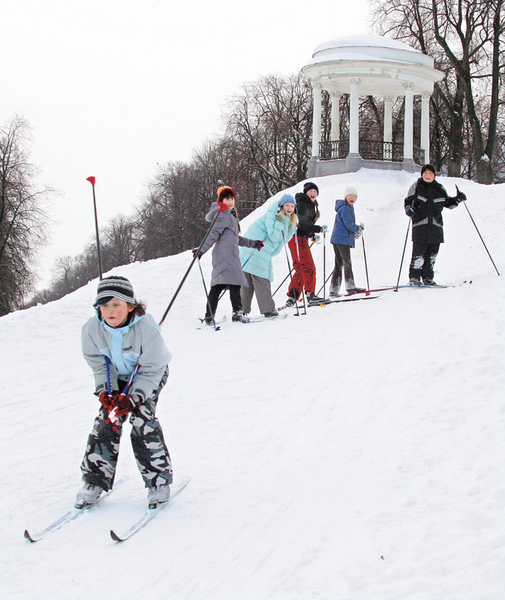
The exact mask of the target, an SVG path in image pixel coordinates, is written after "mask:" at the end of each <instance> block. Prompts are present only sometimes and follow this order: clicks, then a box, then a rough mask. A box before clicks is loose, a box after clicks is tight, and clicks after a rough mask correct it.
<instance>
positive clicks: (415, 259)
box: [405, 164, 466, 285]
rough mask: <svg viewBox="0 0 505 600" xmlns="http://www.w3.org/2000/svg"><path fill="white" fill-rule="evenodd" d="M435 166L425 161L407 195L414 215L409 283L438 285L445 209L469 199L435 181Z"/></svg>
mask: <svg viewBox="0 0 505 600" xmlns="http://www.w3.org/2000/svg"><path fill="white" fill-rule="evenodd" d="M435 176H436V173H435V167H434V166H433V165H429V164H428V165H424V166H423V167H422V169H421V177H420V178H419V179H418V180H417V181H416V182H415V183H413V184H412V185H411V187H410V189H409V192H408V196H407V197H406V198H405V214H406V215H407V216H408V217H410V218H411V219H412V258H411V261H410V268H409V284H410V285H422V284H424V285H437V284H436V283H435V280H434V272H435V261H436V259H437V255H438V251H439V249H440V244H441V243H443V241H444V228H443V226H444V222H443V219H442V210H443V209H444V208H450V209H453V208H456V206H457V205H458V204H459V203H460V202H462V201H463V200H466V196H465V194H464V193H463V192H460V191H459V190H458V193H457V195H456V196H455V197H453V198H451V197H449V195H448V194H447V192H446V190H445V188H444V186H443V185H442V184H440V183H438V181H435Z"/></svg>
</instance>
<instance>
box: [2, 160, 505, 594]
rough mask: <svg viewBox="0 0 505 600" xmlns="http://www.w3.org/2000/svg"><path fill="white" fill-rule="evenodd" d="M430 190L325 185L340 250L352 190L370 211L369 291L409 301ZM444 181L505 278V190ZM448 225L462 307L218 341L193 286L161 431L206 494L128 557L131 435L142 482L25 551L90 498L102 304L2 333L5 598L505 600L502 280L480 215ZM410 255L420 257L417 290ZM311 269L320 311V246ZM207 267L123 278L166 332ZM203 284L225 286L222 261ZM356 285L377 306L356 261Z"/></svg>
mask: <svg viewBox="0 0 505 600" xmlns="http://www.w3.org/2000/svg"><path fill="white" fill-rule="evenodd" d="M414 179H415V176H414V175H410V174H407V173H396V174H392V173H384V172H376V171H366V170H362V171H360V172H358V173H355V174H348V175H339V176H333V177H325V178H320V179H318V180H315V181H317V183H318V185H319V188H320V205H321V212H322V217H321V220H320V223H321V224H324V223H327V224H328V225H330V229H331V226H332V224H333V218H334V210H333V207H334V201H335V199H336V198H338V197H341V196H342V194H343V191H344V188H345V187H346V186H347V185H351V184H352V185H354V186H355V187H356V188H357V189H358V194H359V197H358V202H357V204H356V206H355V210H356V215H357V220H358V222H359V221H363V222H364V223H365V227H366V228H365V243H366V258H367V264H368V272H369V277H370V285H371V287H377V286H382V285H387V284H389V285H394V284H395V283H396V279H397V277H398V272H399V268H400V260H401V255H402V250H403V244H404V241H405V234H406V230H407V223H408V221H407V218H406V217H405V215H404V212H403V209H402V206H403V198H404V197H405V195H406V191H407V189H408V187H409V185H410V184H411V183H412V181H414ZM440 180H441V182H442V183H443V184H444V185H445V186H446V188H447V190H448V192H449V193H450V194H453V193H454V184H455V183H457V185H458V186H459V187H460V189H462V190H464V191H465V192H466V194H467V196H468V203H467V206H468V208H469V209H470V211H471V214H472V216H473V217H474V219H475V221H476V223H477V225H478V226H479V229H480V231H481V233H482V235H483V237H484V239H485V241H486V244H487V246H488V248H489V250H490V252H491V254H492V256H493V258H494V261H495V263H496V265H497V267H498V269H499V270H500V272H501V273H504V272H505V260H504V258H505V252H504V249H505V241H504V239H505V236H504V235H503V232H504V230H505V204H504V202H503V197H504V194H505V186H503V185H501V186H487V187H486V186H480V185H478V184H475V183H472V182H468V181H464V180H454V179H452V180H451V179H446V178H441V179H440ZM300 188H301V186H298V187H297V188H294V189H293V191H298V190H299V189H300ZM271 201H275V199H274V200H270V201H269V202H267V203H266V205H268V204H269V203H270V202H271ZM266 205H265V206H264V207H262V208H260V209H258V210H257V211H256V213H255V214H254V215H251V216H249V217H248V218H247V219H245V220H244V221H243V222H242V231H243V232H245V230H246V229H247V226H248V223H249V222H251V221H252V220H254V219H255V218H256V217H257V216H258V215H259V214H261V213H262V212H263V211H264V210H265V209H266ZM238 208H239V209H240V204H239V206H238ZM444 220H445V233H446V243H445V244H444V245H443V246H442V248H441V251H440V254H439V258H438V261H437V265H436V274H435V276H436V280H437V281H438V282H439V283H443V284H448V285H455V286H456V287H449V288H447V289H432V290H416V289H402V290H400V291H399V292H397V293H395V292H392V291H388V292H384V293H383V294H382V295H381V297H380V298H379V299H378V300H373V301H366V302H350V303H347V304H345V305H331V306H327V307H325V308H319V307H317V308H311V309H309V311H308V314H307V315H306V316H301V317H294V316H289V318H287V319H286V320H283V321H277V322H266V323H258V324H249V325H244V324H241V323H231V322H230V318H229V316H228V320H227V322H226V323H225V324H224V325H223V327H222V330H221V331H219V332H214V331H210V330H206V331H200V330H198V329H197V324H198V320H197V317H200V316H203V310H204V305H205V299H204V295H203V287H202V281H201V277H200V273H199V271H198V269H197V268H196V267H195V268H194V269H193V270H192V272H191V274H190V276H189V277H188V280H187V282H186V284H185V286H184V288H183V290H182V292H181V294H180V296H179V297H178V299H177V301H176V302H175V304H174V306H173V309H172V310H171V312H170V313H169V315H168V317H167V319H166V321H165V323H164V325H163V334H164V338H165V340H166V343H167V345H168V347H169V348H170V350H171V352H172V354H173V356H174V359H173V361H172V363H171V377H170V379H169V381H168V384H167V386H166V388H165V390H164V392H163V393H162V396H161V400H160V405H159V413H158V414H159V417H160V421H161V423H162V425H163V428H164V431H165V436H166V439H167V443H168V447H169V449H170V452H171V455H172V459H173V462H174V469H175V478H176V480H177V479H182V478H183V477H184V476H187V475H190V476H191V478H192V480H191V483H190V485H189V486H188V487H187V488H186V489H185V490H184V492H183V493H182V494H181V495H180V496H178V497H177V498H175V499H174V502H173V504H172V505H171V507H170V508H169V510H167V511H165V512H162V513H161V514H160V515H159V516H158V517H157V518H156V520H155V521H153V522H152V523H150V524H149V525H148V526H147V527H146V528H145V529H144V530H142V531H141V532H140V533H139V534H138V535H136V536H135V537H134V538H132V539H131V540H129V541H128V542H125V543H124V544H115V543H114V542H112V541H111V539H110V537H109V529H111V528H114V529H116V530H118V529H119V530H123V529H124V528H126V527H128V526H129V525H130V524H131V523H132V522H133V521H134V519H135V518H136V517H137V516H139V515H140V513H141V512H142V510H143V509H144V507H145V504H146V491H145V489H144V488H143V484H142V481H141V478H140V475H139V474H138V472H137V469H136V466H135V463H134V459H133V455H132V452H131V448H130V442H129V439H128V432H129V426H127V427H125V433H124V437H123V442H122V452H121V456H120V464H119V469H118V476H121V475H128V476H129V481H128V482H127V483H126V484H125V485H124V486H123V487H122V488H120V489H118V490H117V492H115V493H114V494H113V495H111V496H110V497H109V498H107V499H106V500H105V501H103V503H101V505H100V506H99V507H96V508H95V509H92V510H91V511H90V512H89V514H86V515H84V516H83V517H81V518H80V519H78V520H77V521H74V522H72V523H70V524H69V525H67V526H65V528H63V529H61V530H60V531H58V532H56V533H54V534H52V535H50V536H48V537H47V538H45V539H44V540H42V541H41V542H39V543H37V544H30V543H29V542H27V541H26V540H24V538H23V531H24V529H25V528H29V529H30V530H38V529H40V528H41V527H43V526H44V525H46V524H48V523H49V522H50V521H51V520H53V519H55V518H57V517H58V516H60V515H61V514H62V513H63V512H64V511H65V510H66V509H67V508H68V507H69V506H70V505H71V504H72V502H73V499H74V496H75V493H76V491H77V489H78V488H79V486H80V472H79V464H80V461H81V459H82V455H83V453H84V447H85V443H86V439H87V436H88V433H89V431H90V428H91V425H92V422H93V419H94V416H95V414H96V412H97V410H98V402H97V400H96V398H95V397H94V396H93V394H92V390H93V382H92V376H91V372H90V370H89V368H88V366H87V365H86V364H85V362H84V360H83V358H82V356H81V351H80V330H81V327H82V325H83V323H84V322H85V320H86V319H87V318H89V317H90V316H91V315H92V313H93V309H92V302H93V299H94V297H95V290H96V281H95V282H92V283H90V284H89V285H87V286H86V287H84V288H82V289H80V290H78V291H77V292H75V293H73V294H71V295H69V296H67V297H65V298H63V299H62V300H60V301H58V302H54V303H52V304H48V305H46V306H37V307H34V308H32V309H29V310H26V311H20V312H18V313H14V314H11V315H7V316H6V317H3V318H2V319H0V340H1V381H2V385H1V388H2V394H1V408H2V411H1V415H2V435H1V446H0V456H1V461H0V483H1V501H2V510H1V513H0V515H1V516H0V518H1V530H0V531H1V538H0V539H1V544H2V553H1V569H2V570H1V579H0V590H1V593H0V597H1V598H2V599H6V600H7V599H8V600H70V599H72V600H101V599H104V598H107V599H108V600H141V599H142V600H143V599H146V600H165V599H170V600H344V599H345V600H395V599H397V600H441V599H444V600H449V599H451V600H470V599H472V600H477V599H479V600H481V599H482V600H483V599H486V600H491V599H493V600H498V599H503V598H505V582H504V579H503V574H504V566H505V544H504V535H503V533H504V530H505V510H504V507H505V493H504V492H505V478H504V474H505V473H504V471H505V469H504V466H505V458H504V456H505V435H504V433H505V427H504V417H505V403H504V393H503V389H504V358H505V353H504V350H505V348H504V337H503V333H504V320H505V319H504V302H503V298H504V287H505V286H504V277H503V276H501V277H498V275H497V273H496V271H495V270H494V268H493V265H492V263H491V261H490V260H489V258H488V255H487V254H486V251H485V249H484V247H483V245H482V243H481V241H480V239H479V237H478V235H477V232H476V230H475V228H474V226H473V224H472V222H471V220H470V218H469V215H468V213H467V211H466V210H465V208H464V206H459V207H458V208H457V209H456V210H453V211H448V210H446V211H444ZM326 242H327V243H326V273H327V275H329V273H330V272H331V269H332V267H333V251H332V248H331V245H330V244H329V236H327V240H326ZM410 250H411V243H410V241H409V243H408V246H407V252H406V257H405V260H404V265H403V272H402V282H403V283H405V282H406V279H407V264H408V260H409V258H410ZM313 254H314V258H315V262H316V266H317V269H318V287H317V289H319V287H320V285H321V284H322V271H323V244H319V245H315V246H314V247H313ZM190 259H191V254H190V253H189V252H185V253H183V254H181V255H178V256H174V257H169V258H164V259H159V260H156V261H150V262H147V263H143V264H133V265H130V266H128V267H124V268H121V269H116V270H115V271H114V272H116V273H120V274H122V275H125V276H126V277H128V278H129V279H130V280H131V281H132V283H133V285H134V287H135V290H136V294H137V297H139V298H140V299H142V300H144V301H145V302H146V303H147V306H148V311H149V312H150V313H151V314H152V315H153V316H154V318H155V319H158V320H159V319H160V318H161V315H162V314H163V312H164V310H165V308H166V306H167V305H168V303H169V301H170V300H171V298H172V295H173V293H174V291H175V289H176V287H177V285H178V283H179V281H180V280H181V278H182V276H183V274H184V272H185V271H186V269H187V266H188V265H189V262H190ZM201 262H202V267H203V269H204V272H205V274H206V277H207V282H208V281H209V277H210V253H209V254H208V255H205V256H204V258H203V259H202V261H201ZM353 265H354V270H355V276H356V283H357V284H358V285H361V286H365V285H366V277H365V270H364V254H363V245H362V243H361V240H360V241H359V242H358V244H357V246H356V249H355V250H354V251H353ZM274 270H275V274H276V281H275V282H274V287H273V289H275V287H277V285H278V284H279V283H280V282H281V281H282V279H284V277H285V275H286V274H287V265H286V256H285V254H284V253H281V254H280V255H279V256H278V257H276V259H275V262H274ZM463 281H471V283H466V284H463V285H461V286H459V285H458V284H460V283H462V282H463ZM285 287H286V286H284V288H283V289H282V290H281V291H280V292H278V294H277V295H276V300H277V302H278V303H279V304H281V303H283V301H284V300H283V299H284V297H285V296H284V295H285ZM256 310H257V309H256ZM224 314H227V315H230V314H231V307H230V303H229V299H228V296H227V295H226V296H225V297H224V298H223V299H222V300H221V302H220V305H219V308H218V316H221V315H224Z"/></svg>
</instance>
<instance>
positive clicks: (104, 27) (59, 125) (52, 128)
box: [0, 0, 369, 286]
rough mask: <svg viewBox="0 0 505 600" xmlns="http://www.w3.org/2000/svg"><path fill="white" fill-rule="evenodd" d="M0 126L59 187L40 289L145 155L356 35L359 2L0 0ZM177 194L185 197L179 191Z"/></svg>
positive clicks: (117, 204) (131, 189) (189, 139)
mask: <svg viewBox="0 0 505 600" xmlns="http://www.w3.org/2000/svg"><path fill="white" fill-rule="evenodd" d="M0 9H1V14H2V35H1V36H0V56H1V57H2V70H1V73H2V76H1V93H0V123H1V124H2V125H5V124H6V123H7V122H8V121H9V120H10V119H11V118H13V117H14V116H15V115H19V116H22V117H24V118H26V119H27V120H28V122H29V123H30V125H31V126H32V128H33V145H32V149H31V160H32V162H33V163H34V164H35V165H36V166H38V167H39V168H40V170H41V175H40V178H39V181H40V183H41V184H48V185H50V186H52V187H54V188H56V189H58V190H59V192H60V196H59V197H58V198H56V199H55V200H54V202H53V203H52V205H51V208H50V216H51V218H52V219H53V221H54V225H53V228H52V236H51V240H50V244H49V245H48V246H47V248H46V249H45V251H44V252H43V254H42V256H41V269H40V273H41V277H42V280H41V282H40V285H41V286H43V285H46V284H47V280H48V278H49V273H50V267H51V266H52V264H53V262H54V260H55V259H56V258H57V257H59V256H64V255H68V254H70V255H75V254H78V253H79V252H80V251H81V250H82V248H83V246H84V244H85V243H87V242H88V241H89V240H90V238H91V237H92V236H93V235H94V215H93V202H92V188H91V185H90V184H89V183H88V182H87V181H86V178H87V177H89V176H90V175H94V176H95V177H96V187H95V190H96V196H97V203H98V217H99V221H100V225H102V226H103V225H105V224H106V223H107V221H109V220H110V219H111V218H112V217H114V216H115V215H117V214H119V213H123V214H129V213H131V212H132V210H133V208H134V207H135V206H138V205H139V203H140V201H141V198H142V195H143V193H144V191H145V187H146V184H147V182H148V181H150V180H151V179H152V177H153V176H154V174H155V172H156V165H157V164H158V163H159V164H163V163H165V162H166V161H174V160H182V161H186V160H188V159H190V158H191V153H192V151H193V150H195V149H196V148H199V147H200V146H201V145H202V144H203V142H204V141H205V140H206V139H209V138H212V137H213V136H214V135H216V134H219V133H220V132H221V120H220V118H221V112H222V109H223V105H224V103H225V101H226V98H227V97H228V96H230V95H231V94H233V93H236V92H238V91H239V90H240V87H241V84H242V83H244V82H246V81H254V80H256V79H257V78H259V77H261V76H264V75H268V74H270V73H278V74H282V75H289V74H293V73H297V72H298V71H299V70H300V68H301V67H302V66H303V65H304V64H305V63H307V62H308V61H309V60H310V58H311V56H312V52H313V51H314V49H315V48H316V47H317V46H318V45H319V44H321V43H323V42H325V41H327V40H330V39H333V38H336V37H341V36H345V35H352V34H360V33H368V30H369V22H368V18H369V17H368V2H367V0H352V1H349V0H310V1H309V0H305V1H304V0H255V1H250V0H248V1H247V2H245V1H241V0H214V1H213V2H205V1H204V0H199V1H197V0H180V1H177V2H176V1H173V0H171V1H170V0H137V1H134V0H86V1H84V0H44V1H41V0H0ZM184 200H188V201H190V200H191V199H189V198H188V199H184Z"/></svg>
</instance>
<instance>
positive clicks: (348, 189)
mask: <svg viewBox="0 0 505 600" xmlns="http://www.w3.org/2000/svg"><path fill="white" fill-rule="evenodd" d="M349 194H354V196H356V198H357V197H358V190H357V189H356V188H355V187H353V186H352V185H348V186H347V187H346V188H345V192H344V200H345V199H346V198H347V196H349Z"/></svg>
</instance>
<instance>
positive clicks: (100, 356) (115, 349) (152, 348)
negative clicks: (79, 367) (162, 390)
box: [82, 315, 172, 401]
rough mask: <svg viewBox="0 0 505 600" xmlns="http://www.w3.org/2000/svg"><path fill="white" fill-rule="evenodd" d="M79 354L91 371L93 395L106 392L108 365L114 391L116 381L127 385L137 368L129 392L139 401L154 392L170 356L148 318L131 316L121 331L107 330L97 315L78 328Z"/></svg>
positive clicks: (154, 325) (116, 388)
mask: <svg viewBox="0 0 505 600" xmlns="http://www.w3.org/2000/svg"><path fill="white" fill-rule="evenodd" d="M82 353H83V355H84V358H85V359H86V361H87V363H88V364H89V366H90V367H91V370H92V371H93V375H94V377H95V390H96V393H98V394H99V393H100V392H103V391H105V390H107V365H106V360H105V357H106V356H107V357H108V358H109V360H110V362H111V364H110V374H111V387H112V390H118V389H119V388H118V379H121V380H122V381H127V380H128V378H129V377H130V375H131V373H133V371H134V370H135V367H136V365H137V363H138V364H139V370H138V373H137V375H136V377H135V379H134V380H133V384H132V386H131V388H130V390H129V393H130V394H132V395H136V396H138V397H139V398H140V399H141V400H142V401H144V400H146V398H149V397H150V396H151V394H152V393H153V391H154V390H156V389H157V387H158V385H159V383H160V381H161V378H162V377H163V374H164V372H165V369H166V367H167V364H168V362H169V361H170V359H171V358H172V355H171V354H170V352H169V351H168V350H167V347H166V346H165V342H164V341H163V338H162V337H161V331H160V327H159V325H157V324H156V322H155V321H154V319H153V318H152V317H151V315H144V316H142V317H139V316H135V318H134V319H133V321H132V322H131V323H129V324H128V325H125V326H124V327H117V328H114V327H109V326H108V325H107V323H105V322H104V321H102V320H101V319H99V318H98V315H97V316H95V317H92V318H91V319H89V321H87V322H86V323H85V324H84V326H83V328H82Z"/></svg>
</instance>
